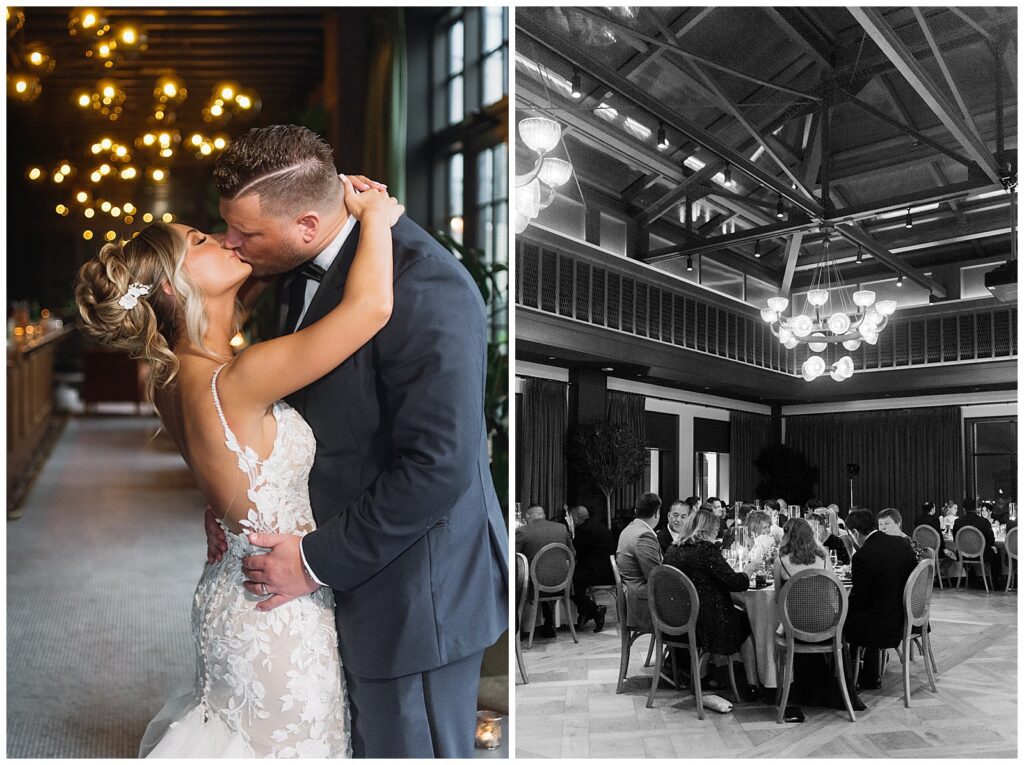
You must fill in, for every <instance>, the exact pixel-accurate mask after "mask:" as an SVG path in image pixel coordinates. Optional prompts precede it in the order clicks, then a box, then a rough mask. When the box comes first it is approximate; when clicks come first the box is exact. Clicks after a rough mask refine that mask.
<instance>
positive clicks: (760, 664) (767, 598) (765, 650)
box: [732, 585, 779, 688]
mask: <svg viewBox="0 0 1024 765" xmlns="http://www.w3.org/2000/svg"><path fill="white" fill-rule="evenodd" d="M732 602H733V603H735V604H736V605H738V606H740V607H741V608H742V609H743V610H744V611H746V612H747V620H748V621H749V622H750V632H751V637H752V638H753V640H754V659H755V661H756V662H757V679H758V680H760V681H761V685H763V686H764V687H765V688H776V687H778V681H777V680H776V677H775V630H776V629H778V627H779V618H778V616H777V615H776V613H775V586H774V585H769V586H767V587H764V588H762V589H760V590H747V591H746V592H734V593H732Z"/></svg>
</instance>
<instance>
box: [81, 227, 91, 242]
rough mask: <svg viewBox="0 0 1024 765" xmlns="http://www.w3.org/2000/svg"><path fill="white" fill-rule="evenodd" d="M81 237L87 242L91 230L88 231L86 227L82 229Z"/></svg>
mask: <svg viewBox="0 0 1024 765" xmlns="http://www.w3.org/2000/svg"><path fill="white" fill-rule="evenodd" d="M82 239H84V240H85V241H87V242H88V241H89V240H90V239H92V231H89V230H88V229H86V230H85V231H83V232H82Z"/></svg>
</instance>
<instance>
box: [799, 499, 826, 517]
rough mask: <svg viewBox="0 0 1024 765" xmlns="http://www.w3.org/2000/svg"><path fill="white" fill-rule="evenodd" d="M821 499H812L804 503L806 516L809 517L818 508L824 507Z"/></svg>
mask: <svg viewBox="0 0 1024 765" xmlns="http://www.w3.org/2000/svg"><path fill="white" fill-rule="evenodd" d="M824 506H825V505H824V504H823V503H822V501H821V500H820V499H818V498H817V497H811V498H810V499H809V500H807V502H805V503H804V516H808V515H810V514H811V513H813V512H814V511H815V510H817V509H818V508H821V507H824Z"/></svg>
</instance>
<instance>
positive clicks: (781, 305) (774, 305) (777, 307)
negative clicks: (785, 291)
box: [768, 297, 789, 313]
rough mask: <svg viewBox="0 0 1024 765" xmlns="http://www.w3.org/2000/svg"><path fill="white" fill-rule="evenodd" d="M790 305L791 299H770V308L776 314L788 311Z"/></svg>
mask: <svg viewBox="0 0 1024 765" xmlns="http://www.w3.org/2000/svg"><path fill="white" fill-rule="evenodd" d="M788 305H789V299H788V298H784V297H770V298H768V307H769V308H771V309H772V310H773V311H775V312H776V313H782V312H783V311H785V310H786V307H787V306H788Z"/></svg>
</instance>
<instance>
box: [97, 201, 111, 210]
mask: <svg viewBox="0 0 1024 765" xmlns="http://www.w3.org/2000/svg"><path fill="white" fill-rule="evenodd" d="M111 207H113V205H112V204H110V202H107V201H105V200H104V201H103V202H100V209H101V210H103V212H110V208H111Z"/></svg>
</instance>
